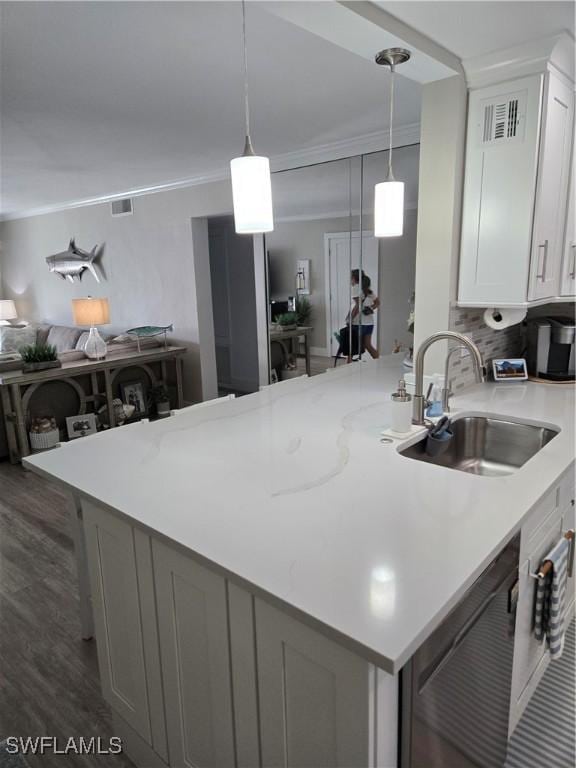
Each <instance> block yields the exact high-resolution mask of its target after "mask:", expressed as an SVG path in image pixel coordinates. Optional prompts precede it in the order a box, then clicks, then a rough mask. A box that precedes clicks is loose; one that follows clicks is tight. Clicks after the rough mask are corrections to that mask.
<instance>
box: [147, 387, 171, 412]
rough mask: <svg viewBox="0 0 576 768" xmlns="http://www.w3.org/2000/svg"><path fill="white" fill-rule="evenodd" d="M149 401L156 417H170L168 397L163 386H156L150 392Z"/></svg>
mask: <svg viewBox="0 0 576 768" xmlns="http://www.w3.org/2000/svg"><path fill="white" fill-rule="evenodd" d="M150 400H151V402H152V403H153V404H154V407H155V408H156V413H157V415H158V416H161V417H164V416H170V397H169V395H168V390H167V389H166V386H165V385H164V384H157V385H156V386H155V387H152V389H151V390H150Z"/></svg>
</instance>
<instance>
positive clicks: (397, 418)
mask: <svg viewBox="0 0 576 768" xmlns="http://www.w3.org/2000/svg"><path fill="white" fill-rule="evenodd" d="M391 421H392V423H391V429H392V431H393V432H399V433H401V434H406V432H410V429H411V428H412V395H409V394H408V392H406V382H405V381H404V379H400V381H399V382H398V389H397V390H396V392H394V393H393V394H392V420H391Z"/></svg>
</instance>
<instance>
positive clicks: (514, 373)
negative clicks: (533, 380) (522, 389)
mask: <svg viewBox="0 0 576 768" xmlns="http://www.w3.org/2000/svg"><path fill="white" fill-rule="evenodd" d="M492 372H493V374H494V381H526V380H527V379H528V368H527V366H526V360H525V359H524V358H523V357H514V358H512V357H507V358H494V360H492Z"/></svg>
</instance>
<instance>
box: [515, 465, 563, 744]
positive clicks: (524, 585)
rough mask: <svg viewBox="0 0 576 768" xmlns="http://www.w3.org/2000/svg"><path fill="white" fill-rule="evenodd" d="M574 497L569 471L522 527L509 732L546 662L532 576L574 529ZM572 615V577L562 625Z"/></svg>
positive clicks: (545, 666)
mask: <svg viewBox="0 0 576 768" xmlns="http://www.w3.org/2000/svg"><path fill="white" fill-rule="evenodd" d="M574 495H575V492H574V470H573V468H571V469H570V470H569V472H568V473H566V474H565V475H564V476H563V477H562V478H561V479H560V480H559V482H558V483H556V484H555V485H554V486H552V488H551V489H550V490H549V491H548V493H546V494H545V495H544V496H543V497H542V499H541V500H540V501H539V502H538V504H537V505H536V507H535V508H534V509H533V510H532V512H531V513H530V514H529V515H528V517H527V518H526V520H525V521H524V524H523V526H522V533H521V543H520V565H519V569H518V603H517V606H516V633H515V639H514V667H513V673H512V694H511V701H510V724H509V732H510V733H512V732H513V730H514V729H515V727H516V725H517V724H518V722H519V721H520V718H521V717H522V714H523V712H524V710H525V709H526V706H527V705H528V702H529V701H530V699H531V698H532V696H533V694H534V692H535V690H536V688H537V686H538V683H539V682H540V680H541V679H542V676H543V675H544V672H545V671H546V669H547V667H548V664H549V663H550V654H549V652H548V649H547V646H546V643H541V642H539V641H538V640H536V638H535V637H534V598H535V591H536V583H537V582H536V579H534V578H533V574H535V573H537V572H538V570H539V568H540V565H541V563H542V561H543V559H544V558H545V557H546V555H547V554H548V552H550V550H551V549H552V548H553V547H554V545H555V544H556V543H557V542H558V541H559V540H560V538H561V536H562V535H564V534H566V532H567V531H570V530H573V529H574ZM573 556H574V555H573V554H572V557H573ZM573 613H574V576H573V575H572V577H571V578H570V579H569V582H568V588H567V597H566V619H565V620H566V622H569V621H570V620H571V617H572V616H573Z"/></svg>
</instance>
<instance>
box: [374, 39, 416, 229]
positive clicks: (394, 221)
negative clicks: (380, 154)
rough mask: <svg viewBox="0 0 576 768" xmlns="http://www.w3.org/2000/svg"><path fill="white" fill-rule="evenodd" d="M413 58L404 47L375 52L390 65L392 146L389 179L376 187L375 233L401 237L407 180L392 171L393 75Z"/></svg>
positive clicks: (379, 61) (378, 58) (386, 64)
mask: <svg viewBox="0 0 576 768" xmlns="http://www.w3.org/2000/svg"><path fill="white" fill-rule="evenodd" d="M409 58H410V51H407V50H406V49H405V48H386V49H385V50H383V51H380V53H377V54H376V64H381V65H385V66H388V67H390V147H389V149H388V175H387V177H386V181H382V182H380V183H379V184H376V186H375V187H374V236H375V237H398V236H399V235H401V234H402V233H403V232H404V182H403V181H396V179H395V178H394V174H393V172H392V124H393V121H394V75H395V71H396V66H397V65H398V64H403V63H404V62H405V61H408V59H409Z"/></svg>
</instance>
